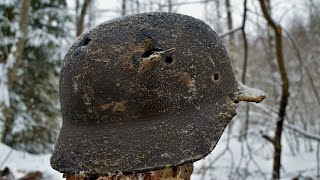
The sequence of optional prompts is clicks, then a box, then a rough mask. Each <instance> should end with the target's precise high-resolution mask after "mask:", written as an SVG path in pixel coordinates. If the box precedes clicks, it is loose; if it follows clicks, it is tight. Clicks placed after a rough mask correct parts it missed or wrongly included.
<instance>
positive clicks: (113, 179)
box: [64, 163, 193, 180]
mask: <svg viewBox="0 0 320 180" xmlns="http://www.w3.org/2000/svg"><path fill="white" fill-rule="evenodd" d="M192 171H193V163H190V164H185V165H182V166H178V167H172V168H165V169H161V170H158V171H152V172H147V173H139V174H131V175H121V176H116V175H114V176H103V177H102V176H100V177H87V176H85V175H81V174H78V175H74V174H64V177H65V178H66V180H89V179H90V180H91V179H92V180H93V179H97V180H138V179H143V180H190V177H191V174H192Z"/></svg>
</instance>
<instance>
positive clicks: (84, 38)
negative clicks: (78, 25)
mask: <svg viewBox="0 0 320 180" xmlns="http://www.w3.org/2000/svg"><path fill="white" fill-rule="evenodd" d="M90 41H91V39H90V37H89V36H88V35H86V36H84V37H83V40H82V42H81V44H82V46H86V45H88V44H89V42H90Z"/></svg>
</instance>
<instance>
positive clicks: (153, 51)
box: [142, 48, 162, 58]
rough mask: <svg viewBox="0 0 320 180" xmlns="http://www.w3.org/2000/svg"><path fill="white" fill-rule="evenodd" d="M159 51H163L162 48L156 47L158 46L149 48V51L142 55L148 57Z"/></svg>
mask: <svg viewBox="0 0 320 180" xmlns="http://www.w3.org/2000/svg"><path fill="white" fill-rule="evenodd" d="M158 51H162V49H156V48H152V49H149V50H148V51H146V52H144V53H143V54H142V57H143V58H147V57H149V56H151V55H152V54H154V53H155V52H158Z"/></svg>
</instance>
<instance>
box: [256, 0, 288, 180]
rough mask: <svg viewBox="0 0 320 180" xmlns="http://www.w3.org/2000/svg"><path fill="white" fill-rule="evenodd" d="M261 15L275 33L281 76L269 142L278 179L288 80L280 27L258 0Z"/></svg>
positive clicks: (275, 175) (274, 174)
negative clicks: (277, 103)
mask: <svg viewBox="0 0 320 180" xmlns="http://www.w3.org/2000/svg"><path fill="white" fill-rule="evenodd" d="M259 2H260V6H261V10H262V13H263V15H264V17H265V19H266V20H267V22H268V24H269V25H270V26H271V27H272V29H273V31H274V33H275V43H276V44H275V51H276V57H277V63H278V68H279V73H280V76H281V82H282V86H281V89H282V92H281V101H280V107H279V111H278V119H277V125H276V132H275V136H274V138H273V139H271V142H272V144H273V147H274V160H273V174H272V177H273V178H274V179H279V178H280V167H281V146H282V145H281V135H282V128H283V122H284V119H285V116H286V107H287V104H288V99H289V79H288V75H287V70H286V67H285V63H284V56H283V47H282V27H281V25H280V24H276V23H275V21H274V20H273V19H272V17H271V16H270V14H269V12H268V9H267V7H266V5H265V2H264V0H259Z"/></svg>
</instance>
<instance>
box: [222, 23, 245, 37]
mask: <svg viewBox="0 0 320 180" xmlns="http://www.w3.org/2000/svg"><path fill="white" fill-rule="evenodd" d="M241 29H242V26H240V27H237V28H235V29H232V30H231V31H228V32H225V33H223V34H219V36H220V37H221V38H224V37H226V36H228V35H230V34H233V33H235V32H237V31H240V30H241Z"/></svg>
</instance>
